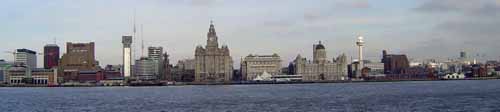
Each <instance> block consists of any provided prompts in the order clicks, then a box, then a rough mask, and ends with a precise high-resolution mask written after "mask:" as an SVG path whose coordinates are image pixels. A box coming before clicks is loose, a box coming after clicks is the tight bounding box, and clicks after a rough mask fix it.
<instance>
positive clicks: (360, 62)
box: [356, 36, 365, 78]
mask: <svg viewBox="0 0 500 112" xmlns="http://www.w3.org/2000/svg"><path fill="white" fill-rule="evenodd" d="M364 44H365V41H364V40H363V37H362V36H358V40H357V41H356V45H357V46H358V70H357V72H356V74H357V75H356V77H358V78H359V77H361V72H362V70H363V67H364V66H363V65H364V63H363V46H364Z"/></svg>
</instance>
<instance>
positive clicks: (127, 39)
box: [122, 36, 132, 77]
mask: <svg viewBox="0 0 500 112" xmlns="http://www.w3.org/2000/svg"><path fill="white" fill-rule="evenodd" d="M122 43H123V76H125V77H130V75H131V64H132V49H131V44H132V36H122Z"/></svg>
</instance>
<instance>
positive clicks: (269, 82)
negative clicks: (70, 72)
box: [0, 77, 500, 88]
mask: <svg viewBox="0 0 500 112" xmlns="http://www.w3.org/2000/svg"><path fill="white" fill-rule="evenodd" d="M498 79H500V77H478V78H465V79H411V80H346V81H301V82H275V81H261V82H214V83H209V82H208V83H207V82H201V83H200V82H176V83H174V84H153V85H117V86H103V85H92V84H78V85H8V84H0V88H1V87H148V86H187V85H271V84H313V83H363V82H408V81H457V80H498Z"/></svg>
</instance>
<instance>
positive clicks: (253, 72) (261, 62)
mask: <svg viewBox="0 0 500 112" xmlns="http://www.w3.org/2000/svg"><path fill="white" fill-rule="evenodd" d="M264 72H267V73H269V74H270V75H272V76H274V75H279V74H281V58H280V56H279V55H278V54H273V55H251V54H250V55H248V56H246V57H245V58H244V59H243V60H242V61H241V75H242V76H241V77H242V80H247V81H248V80H253V79H255V78H257V76H258V75H261V74H262V73H264Z"/></svg>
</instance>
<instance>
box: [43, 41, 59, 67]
mask: <svg viewBox="0 0 500 112" xmlns="http://www.w3.org/2000/svg"><path fill="white" fill-rule="evenodd" d="M43 54H44V55H43V59H44V60H43V67H44V68H45V69H50V68H53V67H57V66H58V65H59V46H57V45H56V44H47V45H45V46H44V47H43Z"/></svg>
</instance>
